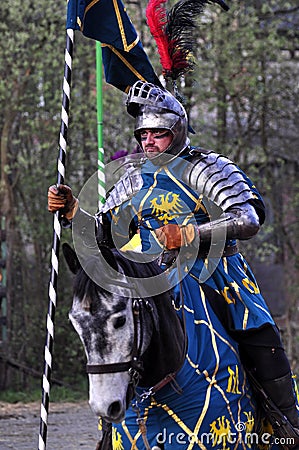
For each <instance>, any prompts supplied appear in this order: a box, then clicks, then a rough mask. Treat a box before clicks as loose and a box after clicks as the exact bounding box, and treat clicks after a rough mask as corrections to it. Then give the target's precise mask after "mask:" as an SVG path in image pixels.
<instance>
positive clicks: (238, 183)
mask: <svg viewBox="0 0 299 450" xmlns="http://www.w3.org/2000/svg"><path fill="white" fill-rule="evenodd" d="M127 111H128V113H129V114H130V115H131V116H132V117H133V118H134V119H135V128H134V135H135V138H136V140H137V142H138V144H139V145H140V147H141V149H142V152H143V153H142V154H141V155H140V159H139V160H138V161H137V162H136V161H135V160H134V161H133V162H132V163H131V164H129V165H128V166H127V170H126V171H125V173H124V175H123V176H122V177H121V178H120V179H119V181H118V182H117V183H116V184H115V186H114V188H113V189H112V190H111V191H110V192H109V194H108V197H107V200H106V202H105V204H104V205H103V207H102V209H101V210H100V211H99V213H98V214H97V215H96V216H95V217H93V216H89V215H88V214H87V213H85V212H84V211H83V210H82V209H81V208H80V206H79V201H78V199H76V198H75V197H74V195H73V193H72V191H71V189H70V188H69V187H68V186H65V185H60V186H58V187H56V186H51V187H50V188H49V191H48V209H49V211H50V212H55V211H60V212H61V214H62V216H63V217H64V219H65V221H66V222H69V223H72V226H73V228H74V227H76V223H77V224H78V223H79V224H80V225H79V229H80V230H81V229H82V225H81V224H82V223H84V224H85V225H84V227H85V229H87V228H88V226H87V225H86V224H89V232H88V233H86V234H85V239H87V240H88V239H90V236H93V237H92V238H91V241H93V242H99V241H101V242H102V243H103V241H105V242H106V243H108V245H110V246H116V247H118V248H119V249H120V251H121V250H122V249H123V248H124V246H125V245H126V243H127V242H128V241H129V240H130V239H131V238H132V236H136V235H138V237H139V239H140V245H141V251H142V252H143V253H144V254H148V255H150V257H151V258H159V263H160V264H161V267H163V268H164V270H165V271H166V272H167V273H168V274H169V278H170V279H171V280H172V283H173V286H174V292H175V295H176V301H177V304H178V305H179V304H180V302H181V296H182V292H183V295H184V299H185V305H186V307H187V308H188V311H191V312H192V314H191V313H190V314H191V315H192V320H191V319H190V322H189V321H188V322H187V326H188V327H190V329H191V328H192V327H193V328H194V327H195V329H194V330H193V331H192V333H190V335H191V334H192V335H193V334H194V336H195V335H196V336H197V338H194V339H195V340H193V341H192V345H193V346H195V347H196V346H202V347H203V348H200V349H199V348H196V351H195V350H194V348H193V347H192V349H191V347H190V354H189V357H190V358H191V359H192V358H194V360H195V359H196V358H197V359H196V361H197V363H198V365H199V369H198V370H200V372H201V373H205V372H208V373H211V370H212V369H211V367H209V364H210V360H209V355H207V354H206V353H205V351H204V346H205V345H206V344H205V342H204V341H203V339H206V337H205V336H206V334H205V333H203V331H202V327H198V326H195V325H194V323H196V324H197V323H199V322H200V321H201V320H202V321H204V320H208V319H207V316H206V315H207V308H208V309H209V310H210V311H211V312H210V316H209V317H212V316H211V315H213V317H215V322H214V324H213V325H212V327H215V329H216V330H217V327H218V326H220V327H221V329H223V330H224V331H223V332H224V333H226V335H227V336H228V338H227V339H231V340H232V341H231V342H232V345H234V343H235V344H236V346H237V348H238V352H239V355H240V358H241V360H242V365H243V367H245V368H246V371H247V374H248V375H246V371H245V375H244V377H245V378H246V376H248V377H249V378H250V377H252V378H250V379H251V381H252V387H253V389H254V390H255V395H256V398H257V400H259V401H260V404H261V408H262V409H263V411H264V413H265V414H266V415H267V414H268V419H269V420H270V422H271V420H272V423H271V425H272V427H273V428H274V435H277V436H280V437H281V436H284V437H292V438H293V441H292V444H290V445H289V446H286V447H284V448H295V449H298V448H299V420H298V404H297V401H296V396H295V393H294V379H293V375H292V371H291V368H290V364H289V361H288V358H287V356H286V353H285V350H284V347H283V344H282V341H281V337H280V333H279V330H278V328H277V326H276V324H275V322H274V320H273V318H272V316H271V314H270V312H269V309H268V307H267V304H266V302H265V299H264V298H263V296H262V294H261V292H260V290H259V287H258V285H257V283H256V280H255V277H254V274H253V273H252V271H251V268H250V267H249V265H248V263H247V262H246V260H245V259H244V257H243V256H242V255H241V253H240V252H239V250H238V245H237V241H238V240H245V239H251V238H253V237H254V236H255V235H256V233H257V232H258V231H259V229H260V227H261V226H262V225H263V223H264V220H265V205H264V202H263V199H262V197H261V195H260V193H259V191H258V190H257V188H256V187H255V185H254V184H253V182H252V181H251V180H250V179H249V178H248V177H247V176H246V174H245V173H244V172H243V171H242V170H241V169H240V168H239V167H238V166H237V165H236V164H235V163H234V162H233V161H231V160H230V159H229V158H228V157H227V156H225V155H221V154H218V153H216V152H214V151H212V150H206V149H204V148H201V147H193V146H191V145H190V140H189V137H188V119H187V114H186V111H185V108H184V107H183V105H182V104H181V103H180V102H179V101H178V100H177V99H176V98H175V97H174V96H173V95H172V94H171V93H170V92H169V91H167V90H165V89H163V88H161V87H158V86H155V85H153V84H151V83H145V82H142V81H137V82H136V83H135V84H134V85H133V86H132V88H131V89H130V92H129V94H128V98H127ZM82 221H83V222H82ZM77 228H78V227H77ZM94 230H96V231H94ZM107 230H108V232H107ZM94 236H96V238H95V237H94ZM182 273H184V276H181V274H182ZM173 280H174V281H173ZM179 285H181V287H180V288H179V287H178V286H179ZM211 320H212V319H211ZM216 322H217V323H216ZM218 323H220V325H217V324H218ZM219 333H220V331H219ZM210 344H211V345H212V343H209V344H207V347H208V346H209V345H210ZM211 348H213V345H212V347H211ZM220 348H221V345H220V344H219V349H220ZM214 350H215V349H214ZM219 351H220V350H219ZM195 353H196V355H197V356H195ZM198 355H201V357H200V360H199V359H198ZM215 357H216V356H215ZM219 358H220V361H223V364H224V365H225V364H228V363H227V362H224V360H225V356H224V354H222V355H221V354H220V356H219ZM216 359H217V358H216ZM219 364H220V366H221V364H222V363H220V362H219ZM229 367H230V374H232V373H236V370H237V369H236V370H235V372H232V369H231V367H232V365H229ZM236 367H237V366H236ZM215 370H216V369H215ZM217 370H218V369H217ZM238 370H239V369H238ZM240 370H241V369H240ZM215 373H216V372H215ZM216 378H217V377H216ZM215 382H216V383H217V382H219V380H218V381H215ZM226 386H228V384H227V385H226ZM222 388H223V387H221V389H222ZM227 390H228V391H229V389H228V388H227ZM235 391H236V389H235ZM235 393H236V392H235ZM263 407H264V408H263ZM207 414H208V412H207ZM210 417H212V416H210ZM273 418H274V419H273ZM209 420H212V419H209ZM210 423H212V422H210Z"/></svg>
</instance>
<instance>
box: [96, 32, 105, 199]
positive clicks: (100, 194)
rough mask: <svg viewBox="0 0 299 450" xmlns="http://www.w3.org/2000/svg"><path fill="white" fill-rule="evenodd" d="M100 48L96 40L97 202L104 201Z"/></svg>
mask: <svg viewBox="0 0 299 450" xmlns="http://www.w3.org/2000/svg"><path fill="white" fill-rule="evenodd" d="M102 79H103V77H102V48H101V43H100V42H98V41H97V42H96V86H97V124H98V204H99V208H100V207H101V206H102V205H103V203H104V202H105V165H104V148H103V82H102Z"/></svg>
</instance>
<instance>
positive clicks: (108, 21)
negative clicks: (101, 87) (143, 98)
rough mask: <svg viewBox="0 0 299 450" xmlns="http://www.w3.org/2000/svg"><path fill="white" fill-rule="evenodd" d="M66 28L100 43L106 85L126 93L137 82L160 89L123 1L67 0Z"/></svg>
mask: <svg viewBox="0 0 299 450" xmlns="http://www.w3.org/2000/svg"><path fill="white" fill-rule="evenodd" d="M66 26H67V28H73V29H80V30H81V31H82V33H83V35H84V36H86V37H88V38H91V39H95V40H97V41H99V42H101V44H102V54H103V65H104V71H105V78H106V81H107V83H109V84H112V85H113V86H115V87H117V88H118V89H120V90H121V91H124V92H127V91H128V90H129V88H130V86H132V85H133V84H134V83H135V82H136V81H137V80H142V81H147V82H150V83H154V84H157V85H159V86H161V83H160V81H159V78H158V77H157V75H156V74H155V71H154V69H153V67H152V65H151V63H150V61H149V59H148V57H147V55H146V53H145V51H144V49H143V46H142V44H141V42H140V40H139V37H138V34H137V32H136V30H135V28H134V26H133V24H132V22H131V20H130V18H129V16H128V14H127V12H126V9H125V7H124V5H123V3H122V2H121V0H68V10H67V25H66Z"/></svg>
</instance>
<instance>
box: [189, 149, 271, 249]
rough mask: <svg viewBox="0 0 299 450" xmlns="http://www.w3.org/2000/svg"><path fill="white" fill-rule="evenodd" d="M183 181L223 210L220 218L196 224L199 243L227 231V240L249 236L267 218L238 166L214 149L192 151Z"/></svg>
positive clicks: (258, 199)
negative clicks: (214, 233)
mask: <svg viewBox="0 0 299 450" xmlns="http://www.w3.org/2000/svg"><path fill="white" fill-rule="evenodd" d="M190 153H191V159H190V164H189V165H188V168H187V169H186V170H185V171H184V174H183V181H184V182H185V183H186V184H188V185H189V186H190V187H191V188H192V189H194V190H195V191H197V192H199V193H201V194H202V195H203V196H204V197H205V198H207V199H208V200H209V201H210V202H211V203H212V204H214V205H215V206H216V208H217V209H218V210H219V211H221V214H220V215H219V217H215V218H213V216H212V217H211V221H210V222H208V223H205V224H202V225H198V226H197V231H198V234H199V237H200V242H201V243H203V244H206V245H208V244H209V243H210V242H211V236H212V233H213V232H214V231H215V232H217V231H218V230H219V231H225V232H226V238H227V239H250V238H251V237H253V236H254V235H255V234H256V233H257V232H258V231H259V228H260V225H261V224H262V223H263V221H264V204H263V202H262V200H261V198H260V197H259V196H258V195H257V194H256V193H255V192H254V190H253V189H252V185H250V183H251V182H250V180H249V179H248V178H247V177H246V176H245V175H244V174H243V172H242V171H241V170H240V168H239V167H238V166H236V165H235V164H234V163H233V162H232V161H230V160H229V159H228V158H226V157H225V156H223V155H219V154H217V153H215V152H212V151H202V150H191V152H190Z"/></svg>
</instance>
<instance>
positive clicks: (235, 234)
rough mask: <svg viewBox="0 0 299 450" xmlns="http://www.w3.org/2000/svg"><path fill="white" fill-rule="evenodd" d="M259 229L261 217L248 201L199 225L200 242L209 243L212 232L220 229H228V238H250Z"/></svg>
mask: <svg viewBox="0 0 299 450" xmlns="http://www.w3.org/2000/svg"><path fill="white" fill-rule="evenodd" d="M259 229H260V222H259V217H258V215H257V213H256V211H255V209H254V207H253V206H252V205H250V203H248V202H247V203H244V204H242V205H239V206H235V207H231V208H230V209H229V210H228V211H227V212H225V213H223V214H221V216H220V218H219V219H216V220H212V221H211V222H208V223H205V224H202V225H198V226H197V232H198V234H199V237H200V242H201V243H203V244H209V243H210V242H211V238H212V233H213V232H217V231H218V230H219V231H222V230H224V231H226V238H227V239H250V238H251V237H253V236H254V235H255V234H256V233H257V232H258V231H259Z"/></svg>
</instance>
